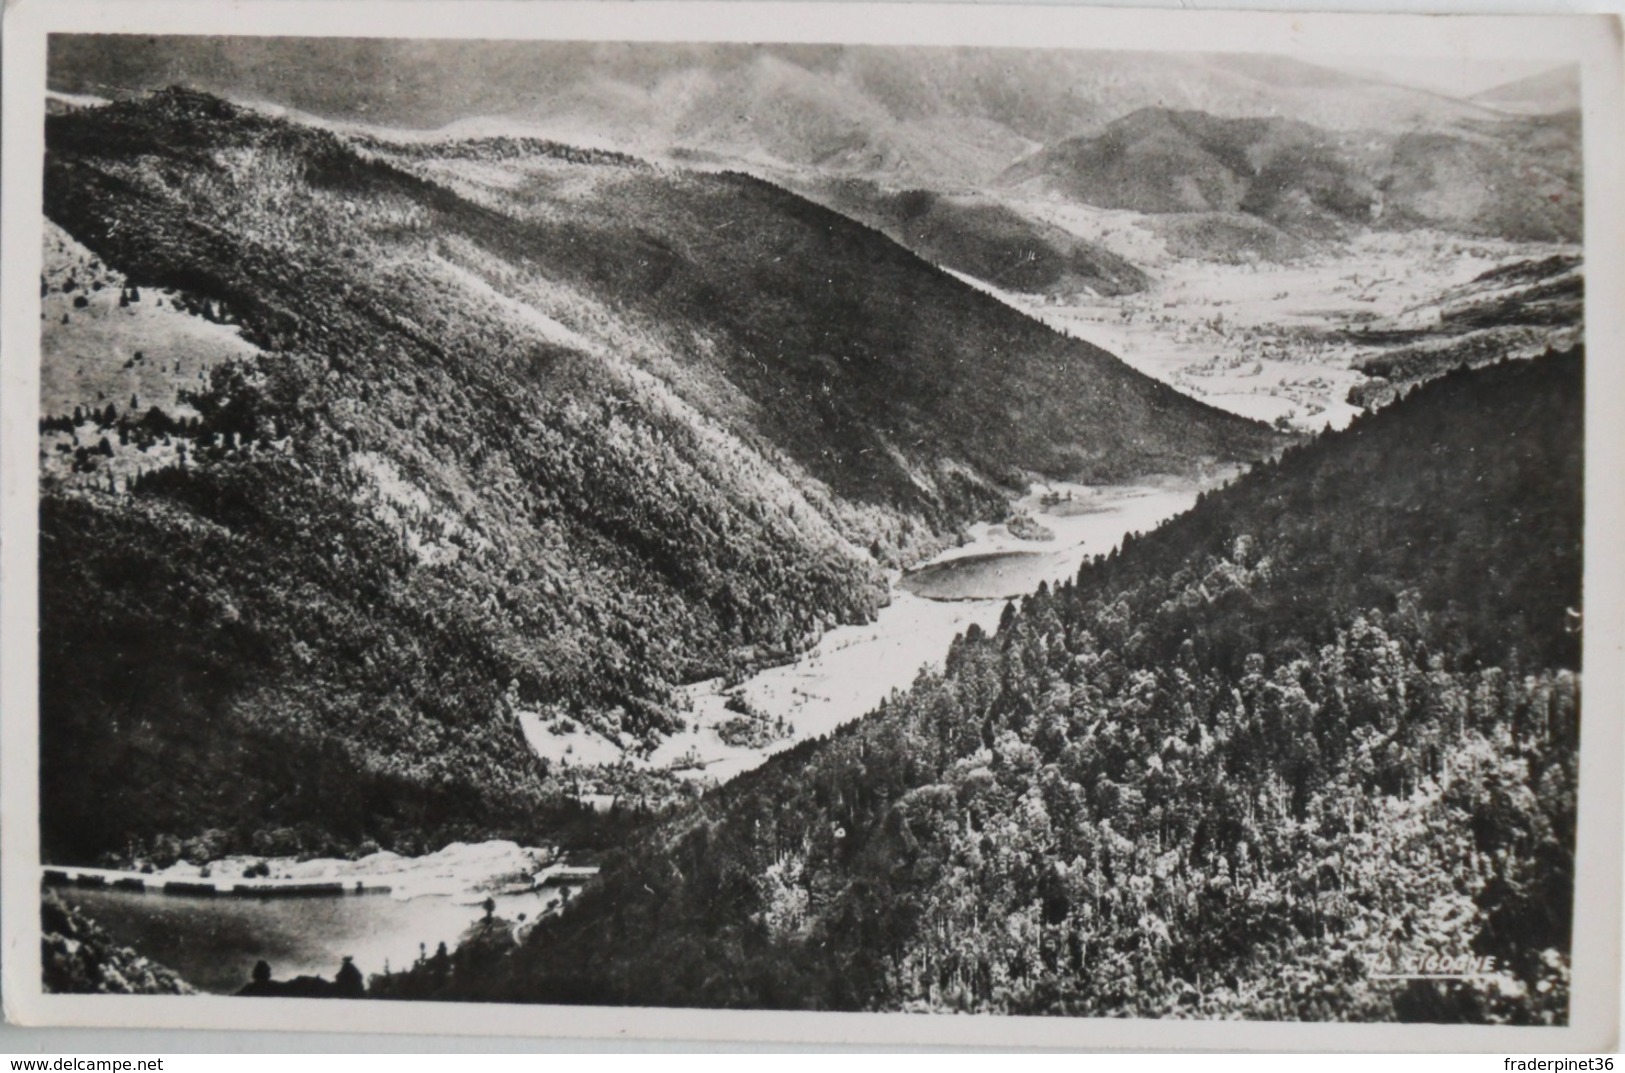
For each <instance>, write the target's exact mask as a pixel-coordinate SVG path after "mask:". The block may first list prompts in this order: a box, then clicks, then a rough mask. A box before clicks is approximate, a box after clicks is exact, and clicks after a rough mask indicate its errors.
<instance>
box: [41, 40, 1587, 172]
mask: <svg viewBox="0 0 1625 1073" xmlns="http://www.w3.org/2000/svg"><path fill="white" fill-rule="evenodd" d="M50 70H51V71H52V72H53V82H52V88H53V89H57V90H61V91H65V92H70V93H89V94H99V95H104V96H117V95H120V94H129V93H133V92H140V91H143V90H151V89H157V88H161V87H163V86H167V85H170V84H173V83H179V84H183V85H188V86H192V87H194V88H197V89H203V90H208V91H211V92H214V93H217V94H221V95H225V96H229V97H231V98H232V99H235V100H238V101H244V102H253V103H262V104H270V105H274V106H277V107H281V108H287V109H293V110H295V111H297V112H301V113H307V114H308V116H309V117H313V118H319V119H320V120H322V121H326V122H332V123H341V124H365V125H381V126H387V127H407V128H415V129H419V130H424V131H429V130H434V129H436V128H448V129H446V130H443V131H441V133H443V134H451V135H477V134H489V133H496V132H505V133H510V134H526V133H528V134H534V135H537V136H543V137H550V138H554V139H556V140H560V141H566V142H570V143H572V144H579V145H592V146H607V147H614V148H619V149H624V150H626V151H630V152H634V153H639V154H643V155H659V156H664V155H670V154H679V155H685V156H687V157H689V158H691V159H694V158H698V159H705V158H719V159H727V160H731V161H755V162H759V163H772V164H775V165H779V166H787V167H796V168H815V169H818V170H820V171H823V172H828V173H833V174H839V175H854V176H862V177H866V178H870V179H876V180H880V181H883V182H887V183H889V184H894V185H924V186H929V187H933V188H937V189H941V190H945V191H950V192H954V191H959V190H962V189H964V188H966V187H970V186H976V185H979V184H983V183H986V182H987V181H988V180H990V179H992V178H994V177H995V176H997V175H999V174H1000V173H1002V172H1003V171H1004V170H1005V169H1006V168H1007V167H1009V166H1010V164H1011V163H1013V162H1014V161H1015V160H1017V159H1019V158H1021V157H1023V156H1025V155H1027V154H1028V153H1030V152H1032V151H1033V150H1036V149H1039V148H1041V147H1044V146H1053V145H1055V144H1056V143H1058V142H1063V141H1065V140H1066V139H1069V138H1077V137H1093V136H1098V135H1099V134H1100V133H1101V132H1102V131H1103V130H1104V129H1105V128H1106V127H1107V125H1108V124H1110V123H1113V122H1114V121H1117V120H1119V119H1122V118H1123V117H1124V116H1127V115H1129V114H1130V113H1133V112H1136V111H1139V110H1141V109H1147V108H1153V109H1163V110H1167V111H1182V112H1183V111H1201V112H1206V113H1209V114H1210V115H1213V116H1215V117H1219V118H1238V117H1266V118H1268V117H1273V118H1291V119H1295V120H1297V121H1300V122H1305V123H1310V124H1314V125H1317V126H1320V127H1324V128H1326V129H1328V130H1334V131H1350V130H1376V131H1382V132H1386V133H1389V134H1394V133H1398V132H1401V131H1416V130H1435V129H1439V128H1442V127H1448V126H1452V125H1455V124H1460V123H1467V122H1473V121H1487V120H1492V119H1495V118H1497V116H1498V115H1499V114H1500V112H1499V111H1498V109H1497V107H1496V104H1497V101H1499V100H1501V98H1497V97H1495V96H1494V95H1493V94H1491V95H1489V97H1488V99H1482V100H1479V99H1475V100H1473V101H1464V100H1457V99H1453V98H1449V97H1445V96H1441V95H1439V94H1434V93H1429V92H1426V91H1423V90H1419V89H1413V88H1410V87H1406V86H1399V85H1395V84H1392V83H1387V82H1383V81H1381V80H1378V79H1376V78H1370V77H1363V76H1360V75H1355V74H1349V73H1345V72H1342V71H1337V70H1333V69H1330V68H1327V67H1321V66H1316V65H1313V64H1309V63H1304V62H1301V61H1297V60H1289V59H1285V58H1282V57H1272V56H1248V55H1202V54H1179V53H1133V52H1089V51H1076V50H1062V49H1054V50H1042V49H1039V50H1008V49H983V48H882V47H866V46H845V47H842V46H787V45H724V44H717V45H700V44H695V45H683V44H658V45H655V44H630V43H582V42H546V41H531V42H489V41H481V42H457V41H409V40H399V41H390V40H376V39H374V40H345V39H305V38H298V39H295V38H206V37H196V38H188V37H166V38H162V39H149V38H121V37H118V36H116V35H96V36H74V37H57V38H53V39H52V42H51V56H50ZM336 72H343V73H344V75H345V76H344V77H334V76H333V75H334V73H336ZM352 75H353V77H351V76H352ZM1565 77H1567V76H1566V75H1564V74H1563V73H1554V74H1553V75H1552V76H1550V82H1551V86H1552V87H1553V88H1554V91H1555V89H1556V88H1557V87H1560V86H1561V85H1562V84H1564V79H1565ZM1509 92H1510V93H1513V95H1514V96H1515V97H1516V96H1517V95H1518V93H1519V92H1521V91H1514V90H1509ZM1507 99H1508V100H1511V99H1512V98H1507ZM1518 99H1520V100H1521V99H1522V98H1521V97H1519V98H1518ZM1519 110H1522V109H1521V108H1520V109H1519Z"/></svg>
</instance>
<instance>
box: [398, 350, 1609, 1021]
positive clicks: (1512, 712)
mask: <svg viewBox="0 0 1625 1073" xmlns="http://www.w3.org/2000/svg"><path fill="white" fill-rule="evenodd" d="M1582 384H1583V358H1582V355H1581V353H1580V352H1578V351H1574V352H1568V353H1550V354H1548V355H1547V356H1546V357H1544V358H1540V359H1537V360H1534V361H1529V362H1510V363H1504V364H1501V365H1496V366H1491V367H1488V368H1484V369H1481V370H1477V371H1466V370H1461V371H1457V372H1455V373H1451V374H1449V375H1446V376H1444V377H1443V378H1441V379H1439V380H1436V381H1433V382H1431V383H1428V384H1426V385H1424V386H1422V387H1420V388H1417V389H1415V390H1414V391H1412V392H1411V393H1410V395H1409V396H1408V397H1406V398H1405V399H1403V400H1401V401H1399V402H1397V403H1395V404H1394V405H1392V406H1391V407H1389V408H1386V409H1384V410H1381V411H1378V412H1376V413H1373V414H1369V415H1366V416H1362V417H1360V418H1358V419H1356V420H1355V422H1354V423H1353V424H1352V425H1351V426H1350V427H1349V428H1347V429H1346V430H1344V431H1341V432H1332V433H1327V434H1325V435H1324V436H1322V437H1320V438H1319V439H1317V440H1315V441H1313V442H1311V443H1308V444H1306V445H1303V446H1298V447H1293V448H1290V449H1288V450H1287V451H1286V452H1285V453H1284V454H1282V455H1281V456H1280V457H1279V458H1278V459H1277V460H1275V461H1272V462H1268V463H1265V464H1262V465H1260V466H1257V467H1255V468H1254V469H1253V470H1252V471H1251V472H1249V473H1248V474H1247V475H1245V476H1244V477H1242V478H1240V479H1238V480H1237V481H1235V482H1234V483H1233V484H1231V485H1230V486H1228V487H1225V488H1223V489H1221V490H1218V491H1216V492H1213V493H1210V494H1208V495H1206V496H1205V497H1204V498H1203V499H1202V500H1201V501H1200V502H1199V503H1198V505H1197V506H1196V507H1195V508H1194V509H1193V510H1191V511H1189V512H1188V513H1186V514H1185V515H1183V516H1181V517H1179V518H1177V519H1175V520H1174V521H1173V522H1171V523H1169V524H1167V525H1165V526H1163V527H1162V528H1160V529H1158V530H1157V531H1156V532H1155V533H1153V534H1150V535H1148V536H1143V537H1140V538H1137V539H1132V540H1130V541H1128V542H1127V543H1126V544H1125V546H1124V547H1123V548H1122V550H1121V551H1120V552H1118V553H1114V554H1113V555H1111V556H1110V557H1108V558H1105V559H1102V560H1097V561H1095V562H1092V563H1089V564H1086V565H1085V566H1084V568H1083V569H1082V570H1081V571H1080V573H1079V575H1078V576H1077V577H1076V578H1075V579H1071V580H1068V581H1066V582H1065V583H1063V584H1061V585H1060V586H1058V587H1056V588H1053V589H1050V588H1045V589H1041V590H1039V591H1038V592H1037V593H1035V594H1034V595H1032V596H1029V597H1027V598H1025V599H1023V600H1021V601H1019V603H1018V604H1012V605H1011V606H1010V607H1009V609H1008V610H1007V612H1006V614H1005V616H1004V618H1003V621H1002V622H1001V623H1000V624H999V626H998V628H997V630H996V631H994V632H991V633H985V632H983V631H981V630H974V629H973V630H972V631H970V632H969V633H967V634H965V635H963V636H962V637H960V638H959V639H958V640H957V641H956V642H955V643H954V645H953V648H952V651H951V652H950V654H949V656H948V659H947V664H946V667H945V669H944V670H943V671H942V672H940V673H926V672H922V674H921V675H920V677H919V678H918V680H917V681H916V682H915V684H914V686H913V687H912V688H911V689H910V690H908V691H907V692H906V693H902V694H895V695H893V696H892V697H891V698H890V699H889V700H888V701H887V702H886V703H885V704H884V705H883V706H882V707H881V708H880V709H879V710H877V711H875V712H874V713H872V714H871V715H869V716H868V717H867V718H865V719H863V720H861V721H859V722H856V723H853V724H849V725H847V726H846V727H843V728H842V729H841V730H839V731H837V732H836V733H835V734H833V735H832V736H830V737H828V738H825V739H821V740H817V741H812V742H805V743H802V744H801V745H799V746H797V747H796V748H794V749H793V750H790V751H788V752H786V753H784V754H781V755H779V756H777V757H775V758H774V759H773V760H771V761H770V762H768V763H767V764H765V765H764V766H762V767H760V768H758V769H757V770H755V771H752V772H749V773H747V774H745V775H743V776H741V777H739V778H737V779H735V780H733V781H732V782H730V783H728V784H726V785H724V786H723V787H722V788H720V789H719V790H716V791H714V792H712V793H710V794H708V795H707V796H706V797H705V798H704V799H703V800H701V801H700V802H698V803H697V804H696V805H695V806H693V807H692V808H690V809H688V810H686V811H684V812H683V813H681V814H679V815H678V816H676V817H674V818H672V819H670V820H669V821H667V822H665V823H664V824H662V825H659V826H657V827H655V828H653V829H652V830H650V831H649V832H648V833H646V834H645V835H644V836H642V837H641V838H640V839H638V840H637V841H636V842H634V843H633V844H632V845H630V846H629V847H628V848H627V849H626V850H625V851H624V852H621V853H618V854H616V855H614V856H613V857H612V859H611V861H610V863H609V864H608V866H607V867H606V872H605V876H604V878H603V880H602V882H601V883H600V884H599V885H598V886H597V887H596V888H594V889H591V890H589V891H588V892H587V893H585V894H584V895H582V896H581V897H580V899H578V901H577V903H576V904H574V905H573V906H572V907H571V908H570V909H569V910H568V911H566V912H565V913H563V914H562V915H561V916H559V917H557V918H555V919H552V920H547V921H543V922H541V923H539V924H538V925H537V926H535V927H534V928H533V929H532V930H530V931H529V932H528V934H527V935H526V937H525V938H524V939H523V941H522V942H520V943H519V944H518V945H517V946H506V947H505V946H502V945H500V944H499V945H496V946H492V945H485V946H480V947H474V946H470V947H468V948H466V949H464V950H462V951H460V952H457V953H455V954H453V955H451V958H450V960H449V963H448V962H447V961H446V959H441V961H440V962H437V963H436V964H435V965H433V966H430V965H427V964H425V965H420V966H418V967H416V968H414V969H410V970H408V971H406V972H403V973H399V974H397V975H394V976H389V977H380V978H377V979H375V980H374V982H373V989H372V990H373V993H374V994H381V995H386V996H394V997H402V998H429V997H432V998H454V999H470V1000H499V1001H525V1002H560V1003H607V1004H634V1005H696V1006H731V1007H791V1008H808V1009H847V1010H874V1009H893V1010H896V1009H902V1010H924V1009H932V1010H958V1011H998V1012H1007V1013H1018V1014H1024V1013H1063V1014H1073V1015H1087V1016H1146V1017H1168V1016H1175V1017H1247V1018H1270V1019H1317V1020H1321V1019H1355V1020H1402V1021H1434V1022H1456V1021H1473V1022H1492V1023H1518V1024H1539V1023H1562V1022H1564V1021H1565V1019H1566V1017H1567V1010H1568V990H1567V989H1568V965H1569V950H1570V945H1571V941H1572V936H1571V933H1570V910H1571V901H1572V890H1573V877H1574V819H1575V770H1576V762H1577V757H1578V748H1577V747H1578V740H1579V733H1580V724H1579V703H1580V702H1579V669H1580V668H1579V664H1578V659H1579V636H1578V628H1579V627H1578V624H1579V622H1580V620H1581V616H1580V612H1581V607H1580V581H1581V546H1580V539H1581V518H1582V462H1581V455H1580V452H1579V445H1580V443H1581V442H1582ZM1429 957H1432V958H1433V959H1434V961H1433V962H1432V963H1433V964H1438V963H1439V959H1450V960H1451V961H1452V963H1460V962H1461V960H1462V959H1466V958H1471V959H1474V960H1473V963H1474V964H1475V965H1476V966H1480V967H1485V968H1484V972H1483V973H1482V974H1481V975H1477V976H1475V977H1473V978H1472V979H1468V980H1457V981H1428V980H1396V979H1384V978H1381V977H1382V973H1384V972H1388V973H1401V974H1402V973H1404V972H1406V971H1415V969H1414V968H1412V969H1407V968H1406V966H1415V965H1418V964H1423V963H1425V959H1427V958H1429Z"/></svg>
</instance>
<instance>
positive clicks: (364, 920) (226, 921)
mask: <svg viewBox="0 0 1625 1073" xmlns="http://www.w3.org/2000/svg"><path fill="white" fill-rule="evenodd" d="M52 889H54V890H55V891H56V893H57V895H58V896H59V897H60V898H61V899H62V900H63V901H64V902H66V903H68V904H69V905H75V906H78V907H79V908H80V909H82V910H84V912H85V913H86V914H88V915H89V916H90V917H91V919H93V920H94V921H96V923H97V924H99V925H101V927H102V928H103V929H104V930H105V931H106V932H107V933H108V934H109V935H111V936H112V937H113V938H114V939H115V940H116V941H117V942H119V943H120V944H121V945H124V946H129V947H132V948H134V949H135V950H136V952H137V953H139V954H141V955H143V956H144V957H148V958H151V959H152V960H154V961H157V962H158V963H160V964H162V965H164V966H167V967H168V968H171V969H173V970H175V971H176V972H177V973H179V974H180V975H181V977H182V978H184V979H185V980H186V981H187V982H188V983H190V984H191V985H192V986H194V987H196V988H198V989H199V990H201V991H207V992H211V993H214V994H220V995H229V994H234V993H235V992H236V991H237V990H238V989H239V988H241V987H242V986H243V985H244V984H246V983H248V981H249V975H250V973H251V972H252V971H253V969H254V963H255V962H257V961H259V960H261V959H264V960H265V961H266V962H268V963H270V966H271V971H272V973H273V975H274V976H275V977H276V978H277V979H279V980H285V979H288V978H291V977H294V976H300V975H312V976H324V977H326V978H328V979H332V978H333V974H334V973H335V972H336V971H337V970H338V967H339V964H340V963H341V961H342V959H343V958H344V957H345V956H350V957H352V958H354V959H355V963H356V967H357V968H359V969H360V970H361V972H362V974H363V975H366V976H370V975H371V974H373V973H376V972H382V971H383V970H384V967H385V965H386V964H387V965H388V966H389V967H391V968H395V969H399V968H402V967H404V966H407V965H410V964H411V963H412V961H413V960H414V959H416V958H417V956H418V944H419V943H422V944H424V945H425V946H426V948H427V950H428V952H429V953H431V954H433V953H434V950H435V947H436V946H437V945H438V944H439V943H442V942H443V943H445V944H446V946H447V947H448V948H449V949H455V948H456V945H457V939H458V937H459V936H460V935H462V933H463V932H464V931H465V930H467V928H468V926H469V925H471V924H473V923H474V922H475V921H476V920H479V919H480V918H481V917H483V916H484V915H485V910H484V909H482V908H481V907H480V905H479V904H478V903H479V901H481V900H483V897H484V896H483V895H479V896H474V895H446V894H422V895H419V896H417V897H414V898H408V899H396V898H393V897H390V896H389V895H384V894H375V895H339V896H334V897H314V898H265V899H260V898H238V897H217V898H209V897H195V896H190V895H180V894H161V893H157V892H152V893H141V892H138V891H126V890H112V889H95V888H86V887H55V888H52ZM559 898H560V888H558V887H548V888H545V889H544V890H541V891H527V892H525V893H523V894H498V895H494V896H493V900H494V901H495V902H496V903H497V909H496V912H497V915H498V916H501V917H505V918H507V919H509V920H516V919H517V918H518V916H519V914H520V913H524V914H525V915H526V918H527V919H528V920H534V919H535V918H536V917H537V916H538V915H539V914H541V913H544V912H546V911H548V910H549V909H550V908H552V907H554V906H555V905H556V903H557V902H558V901H559Z"/></svg>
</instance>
